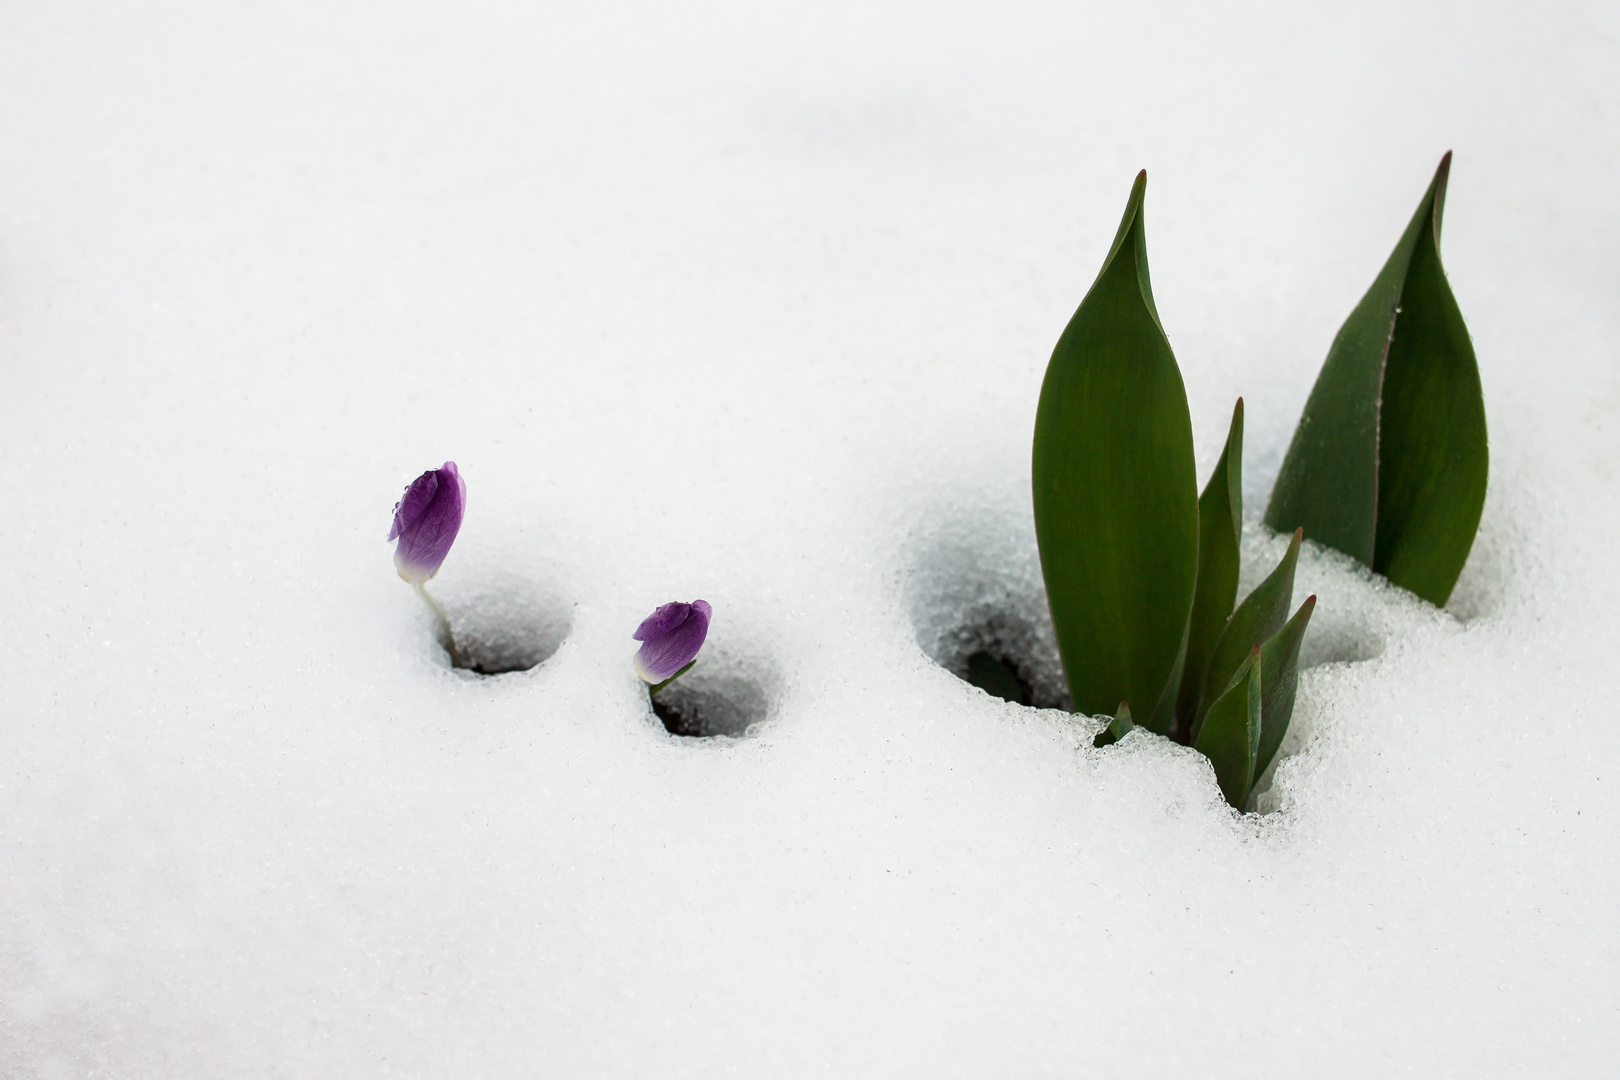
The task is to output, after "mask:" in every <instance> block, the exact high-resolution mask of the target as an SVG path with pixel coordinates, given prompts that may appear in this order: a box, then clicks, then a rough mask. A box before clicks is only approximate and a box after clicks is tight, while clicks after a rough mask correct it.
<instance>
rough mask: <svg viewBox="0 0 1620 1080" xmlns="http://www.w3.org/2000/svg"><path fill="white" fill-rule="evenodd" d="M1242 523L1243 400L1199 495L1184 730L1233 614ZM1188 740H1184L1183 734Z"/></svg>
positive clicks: (1179, 712)
mask: <svg viewBox="0 0 1620 1080" xmlns="http://www.w3.org/2000/svg"><path fill="white" fill-rule="evenodd" d="M1242 522H1243V399H1242V398H1238V400H1237V405H1235V406H1234V407H1233V409H1232V426H1231V427H1230V428H1229V429H1228V430H1227V433H1226V447H1225V448H1224V449H1223V450H1222V451H1221V459H1220V460H1219V461H1217V462H1216V463H1215V472H1214V473H1213V474H1212V475H1211V476H1210V478H1209V483H1208V484H1206V485H1205V487H1204V493H1203V494H1202V495H1200V496H1199V497H1198V587H1197V590H1196V591H1195V592H1194V593H1193V606H1192V619H1191V621H1190V623H1189V624H1188V630H1187V655H1186V660H1185V662H1184V664H1183V666H1182V672H1181V683H1180V700H1179V701H1178V703H1177V705H1176V716H1177V718H1178V719H1179V721H1180V727H1181V729H1182V730H1183V731H1188V730H1190V727H1189V726H1188V725H1190V724H1191V723H1192V721H1193V719H1194V717H1195V716H1196V715H1197V713H1198V704H1199V697H1200V695H1201V694H1202V693H1203V691H1204V679H1205V676H1206V675H1208V673H1209V659H1210V655H1211V654H1212V653H1213V652H1214V651H1215V643H1216V642H1217V641H1219V640H1220V637H1221V631H1222V630H1223V629H1224V628H1225V627H1226V620H1227V619H1228V618H1229V617H1230V616H1231V614H1232V605H1233V603H1234V602H1235V601H1236V600H1237V587H1238V535H1239V530H1241V529H1242ZM1183 737H1184V738H1185V736H1183Z"/></svg>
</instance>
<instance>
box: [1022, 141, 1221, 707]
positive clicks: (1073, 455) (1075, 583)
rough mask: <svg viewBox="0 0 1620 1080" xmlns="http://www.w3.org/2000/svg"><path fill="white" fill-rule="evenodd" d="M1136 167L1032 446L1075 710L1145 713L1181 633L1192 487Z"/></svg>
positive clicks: (1051, 368) (1193, 533)
mask: <svg viewBox="0 0 1620 1080" xmlns="http://www.w3.org/2000/svg"><path fill="white" fill-rule="evenodd" d="M1145 191H1146V174H1145V173H1144V174H1142V175H1140V176H1138V177H1137V180H1136V183H1135V185H1134V186H1133V187H1132V190H1131V197H1130V200H1129V202H1128V203H1127V206H1126V210H1125V214H1124V217H1123V218H1122V219H1121V222H1120V228H1119V231H1118V233H1117V234H1116V237H1115V242H1114V246H1113V249H1112V250H1111V251H1110V253H1109V257H1108V259H1107V261H1105V263H1104V265H1103V268H1102V270H1101V271H1100V272H1099V274H1098V275H1097V279H1096V281H1095V283H1094V284H1093V285H1092V287H1091V289H1090V291H1089V292H1087V294H1086V296H1085V298H1084V299H1083V300H1082V301H1081V303H1080V306H1079V308H1078V309H1077V310H1076V311H1075V314H1074V317H1073V318H1072V319H1071V320H1070V322H1069V324H1068V326H1067V327H1066V328H1065V330H1064V332H1063V335H1062V337H1061V338H1060V339H1059V340H1058V343H1057V346H1056V348H1055V349H1054V350H1053V352H1052V359H1051V362H1050V364H1049V365H1048V367H1047V372H1046V377H1045V380H1044V381H1043V383H1042V386H1041V398H1040V405H1039V407H1038V408H1037V411H1036V420H1035V438H1034V446H1033V450H1032V455H1031V456H1032V461H1031V474H1032V496H1033V502H1034V510H1035V530H1036V537H1037V540H1038V542H1039V545H1040V552H1041V570H1042V574H1043V576H1044V577H1045V579H1046V588H1047V599H1048V602H1049V605H1050V607H1051V611H1052V622H1053V625H1054V628H1055V629H1056V631H1057V638H1058V647H1059V652H1060V653H1061V655H1062V658H1063V665H1064V673H1065V675H1066V677H1067V679H1068V683H1069V693H1070V697H1071V699H1072V700H1073V704H1074V708H1075V711H1077V712H1080V713H1085V714H1090V715H1095V714H1097V713H1108V712H1111V711H1112V709H1111V706H1115V705H1117V703H1118V702H1120V701H1125V702H1128V703H1129V705H1130V708H1131V710H1132V712H1133V713H1134V714H1135V715H1137V716H1151V715H1153V713H1154V710H1155V705H1156V704H1157V703H1158V702H1159V700H1160V698H1161V695H1162V694H1163V692H1164V690H1165V687H1166V685H1167V684H1168V682H1169V678H1170V674H1171V671H1172V669H1173V667H1174V665H1175V662H1176V657H1177V654H1178V652H1179V650H1180V648H1181V642H1182V638H1183V635H1184V634H1185V632H1186V627H1187V618H1188V614H1189V612H1190V610H1191V607H1192V594H1193V587H1194V575H1195V573H1196V565H1197V557H1198V556H1197V544H1198V536H1197V533H1198V489H1197V477H1196V475H1195V472H1194V464H1193V453H1192V421H1191V416H1190V414H1189V413H1188V410H1187V397H1186V390H1185V387H1184V386H1183V384H1182V381H1181V372H1180V369H1179V368H1178V367H1177V366H1176V362H1175V356H1174V354H1173V353H1172V352H1171V349H1170V343H1169V341H1168V340H1167V339H1166V338H1165V335H1164V330H1163V328H1162V327H1161V326H1160V324H1159V318H1158V312H1157V309H1156V308H1155V307H1154V304H1153V298H1152V287H1151V283H1150V280H1149V276H1148V271H1147V241H1146V234H1145V231H1144V226H1143V222H1142V200H1143V197H1144V194H1145Z"/></svg>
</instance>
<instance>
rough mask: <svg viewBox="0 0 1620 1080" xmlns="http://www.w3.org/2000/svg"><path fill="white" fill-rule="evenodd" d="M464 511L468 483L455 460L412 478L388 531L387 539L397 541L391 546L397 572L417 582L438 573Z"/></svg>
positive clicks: (453, 540)
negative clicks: (394, 546)
mask: <svg viewBox="0 0 1620 1080" xmlns="http://www.w3.org/2000/svg"><path fill="white" fill-rule="evenodd" d="M466 511H467V483H466V481H464V480H462V478H461V473H460V472H459V471H457V469H456V463H455V462H453V461H447V462H445V463H444V467H443V468H440V469H429V470H428V471H427V472H425V473H423V474H422V475H421V476H418V477H417V478H416V479H415V480H413V481H412V482H411V486H410V487H408V488H406V489H405V496H404V498H402V499H400V500H399V503H398V505H396V506H395V507H394V527H393V529H392V530H391V531H390V532H389V534H388V538H389V539H390V540H395V539H397V540H398V541H399V546H398V547H396V548H395V549H394V565H395V567H397V568H398V570H399V576H400V577H402V578H404V579H405V580H406V581H409V582H410V583H411V584H413V585H420V584H421V583H422V582H424V581H426V580H427V579H428V578H430V577H432V576H433V575H434V574H437V573H438V572H439V567H440V565H441V564H443V562H444V558H445V556H446V555H448V554H450V545H451V544H453V543H455V540H456V533H458V532H460V531H461V519H462V516H463V515H464V514H465V513H466Z"/></svg>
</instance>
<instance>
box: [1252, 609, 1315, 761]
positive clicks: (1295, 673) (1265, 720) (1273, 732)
mask: <svg viewBox="0 0 1620 1080" xmlns="http://www.w3.org/2000/svg"><path fill="white" fill-rule="evenodd" d="M1315 610H1316V597H1315V596H1307V597H1306V598H1305V602H1304V603H1303V604H1301V605H1299V610H1298V611H1296V612H1294V617H1293V618H1291V619H1289V620H1288V622H1287V623H1285V624H1283V628H1282V629H1281V630H1278V631H1277V632H1276V633H1275V634H1273V635H1271V637H1269V638H1267V639H1266V643H1265V644H1264V645H1262V646H1260V661H1261V664H1262V666H1263V668H1264V671H1265V680H1264V682H1263V684H1262V687H1261V692H1260V745H1259V747H1258V749H1257V750H1256V752H1255V759H1254V780H1255V781H1256V782H1258V781H1259V780H1260V778H1261V777H1262V776H1264V775H1265V774H1266V769H1268V768H1270V766H1271V762H1272V759H1273V758H1275V757H1276V756H1277V751H1278V750H1279V749H1280V748H1281V747H1282V741H1283V737H1284V736H1285V735H1287V734H1288V724H1289V722H1290V721H1291V720H1293V718H1294V696H1295V694H1296V693H1297V692H1298V690H1299V646H1300V642H1302V641H1304V640H1305V628H1306V627H1307V626H1309V625H1310V622H1311V613H1312V612H1313V611H1315Z"/></svg>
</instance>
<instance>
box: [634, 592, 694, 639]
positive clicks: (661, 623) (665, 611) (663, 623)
mask: <svg viewBox="0 0 1620 1080" xmlns="http://www.w3.org/2000/svg"><path fill="white" fill-rule="evenodd" d="M691 614H692V605H691V604H683V603H681V602H680V601H679V600H672V601H670V602H669V603H667V604H661V605H659V608H658V610H657V611H655V612H653V613H652V614H651V615H649V616H647V617H646V618H645V619H642V620H641V625H640V626H638V627H636V632H635V633H633V634H631V635H630V637H631V639H632V640H635V641H650V640H652V639H653V638H657V637H662V636H663V635H664V634H667V633H669V632H670V631H671V630H673V629H675V628H676V627H677V626H679V625H681V623H683V622H685V621H686V619H687V616H689V615H691Z"/></svg>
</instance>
